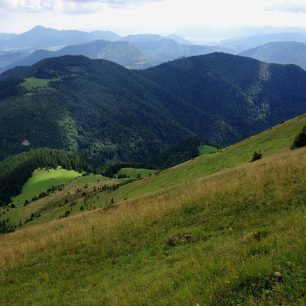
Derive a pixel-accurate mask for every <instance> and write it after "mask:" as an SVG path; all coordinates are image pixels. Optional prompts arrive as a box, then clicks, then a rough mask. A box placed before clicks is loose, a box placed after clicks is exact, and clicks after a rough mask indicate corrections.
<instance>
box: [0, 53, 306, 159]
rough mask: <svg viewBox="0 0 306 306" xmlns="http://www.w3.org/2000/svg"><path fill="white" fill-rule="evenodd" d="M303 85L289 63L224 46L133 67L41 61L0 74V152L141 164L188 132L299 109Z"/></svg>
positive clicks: (256, 126) (304, 79)
mask: <svg viewBox="0 0 306 306" xmlns="http://www.w3.org/2000/svg"><path fill="white" fill-rule="evenodd" d="M305 84H306V72H305V71H304V70H302V69H300V68H299V67H297V66H293V65H289V66H284V65H277V64H266V63H263V62H260V61H257V60H254V59H250V58H247V57H240V56H233V55H229V54H224V53H213V54H209V55H204V56H195V57H190V58H183V59H179V60H175V61H172V62H169V63H165V64H162V65H160V66H157V67H154V68H151V69H147V70H139V71H136V70H134V71H131V70H127V69H125V68H124V67H122V66H119V65H117V64H115V63H112V62H109V61H105V60H90V59H88V58H86V57H83V56H64V57H58V58H52V59H45V60H43V61H40V62H39V63H37V64H35V65H33V66H31V67H23V68H21V67H18V68H15V69H13V70H10V71H7V72H5V73H3V74H1V75H0V141H1V145H0V159H2V158H4V157H5V156H8V155H10V154H12V153H18V152H21V151H25V150H29V148H36V147H50V148H63V149H66V150H72V151H78V152H82V153H84V154H86V155H87V156H88V157H89V158H92V159H96V160H99V161H105V160H120V161H138V162H139V161H144V160H148V159H149V158H152V157H155V156H158V155H159V153H160V152H162V151H164V150H165V149H167V148H169V147H170V146H171V145H174V144H176V143H179V142H181V141H182V140H184V139H186V138H188V137H191V136H196V135H197V136H200V137H201V138H203V139H204V140H207V141H208V142H210V143H212V144H216V145H220V146H223V145H226V144H230V143H233V142H235V141H237V140H240V139H243V138H245V137H247V136H249V135H252V134H254V133H256V132H258V131H260V130H263V129H266V128H268V127H271V126H273V125H275V124H276V123H279V122H281V121H283V120H286V119H288V118H291V117H294V116H296V115H299V114H302V113H304V112H306V103H305V97H306V87H305ZM16 123H18V124H16ZM24 144H26V145H24Z"/></svg>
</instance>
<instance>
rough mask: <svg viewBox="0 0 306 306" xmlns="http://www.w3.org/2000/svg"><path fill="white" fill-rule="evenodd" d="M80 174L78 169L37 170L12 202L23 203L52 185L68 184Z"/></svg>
mask: <svg viewBox="0 0 306 306" xmlns="http://www.w3.org/2000/svg"><path fill="white" fill-rule="evenodd" d="M79 176H81V174H80V173H78V172H76V171H73V170H66V169H61V168H58V169H48V170H45V169H40V170H36V171H35V172H34V174H33V176H32V177H31V178H30V179H29V180H28V181H27V183H26V184H25V185H24V187H23V189H22V193H21V194H20V195H18V196H17V197H15V198H14V199H13V201H12V202H13V203H15V204H23V203H24V202H25V201H26V200H28V201H30V200H31V199H32V198H33V197H34V196H37V195H39V194H40V193H41V192H44V191H47V190H48V189H49V188H51V187H52V186H54V187H55V186H59V185H62V184H66V183H67V182H69V181H71V180H72V179H74V178H76V177H79Z"/></svg>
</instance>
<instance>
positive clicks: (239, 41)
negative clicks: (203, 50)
mask: <svg viewBox="0 0 306 306" xmlns="http://www.w3.org/2000/svg"><path fill="white" fill-rule="evenodd" d="M288 41H295V42H306V33H287V32H286V33H270V34H261V35H254V36H250V37H241V38H235V39H229V40H225V41H223V42H221V46H223V47H227V48H234V49H235V50H236V51H237V52H239V53H240V52H243V51H246V50H248V49H252V48H256V47H259V46H262V45H265V44H268V43H271V42H288Z"/></svg>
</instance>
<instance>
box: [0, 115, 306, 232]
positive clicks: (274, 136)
mask: <svg viewBox="0 0 306 306" xmlns="http://www.w3.org/2000/svg"><path fill="white" fill-rule="evenodd" d="M305 125H306V115H305V114H304V115H303V116H300V117H297V118H295V119H292V120H290V121H287V122H284V123H282V124H279V125H277V126H275V127H273V128H272V129H269V130H267V131H264V132H262V133H260V134H258V135H255V136H253V137H250V138H248V139H246V140H244V141H242V142H239V143H237V144H234V145H232V146H229V147H226V148H224V149H222V150H219V151H218V152H216V153H213V154H205V155H202V156H200V157H198V158H194V159H192V160H190V161H187V162H185V163H183V164H181V165H178V166H175V167H172V168H170V169H166V170H164V171H158V172H155V173H154V172H152V171H148V170H144V169H139V170H137V169H122V171H119V173H117V175H115V177H118V174H126V175H127V176H130V177H132V178H133V177H134V178H136V181H134V182H130V183H129V184H126V183H127V182H129V180H127V181H126V179H125V178H123V180H119V181H118V180H116V182H115V184H117V185H119V186H117V187H118V188H117V187H116V188H115V189H113V190H109V189H108V188H105V187H103V186H105V185H108V184H114V181H113V180H111V179H103V180H101V182H100V183H99V184H98V185H96V184H97V183H96V182H93V185H90V184H89V185H88V186H87V188H85V186H84V185H85V184H83V186H78V189H77V188H75V186H74V184H72V185H73V186H72V187H73V188H72V187H71V186H70V185H68V186H66V187H65V188H64V189H63V190H62V191H58V192H56V193H54V194H52V195H50V196H49V197H45V198H42V199H38V200H37V201H35V202H33V203H31V204H30V205H27V206H26V207H24V206H23V205H18V206H17V208H14V209H9V210H8V211H6V208H5V209H4V211H6V212H4V213H3V215H2V217H0V220H6V219H7V218H9V219H10V224H11V225H18V224H19V223H20V222H21V223H22V224H23V223H24V221H25V220H26V219H27V218H29V217H30V216H31V215H32V214H34V215H36V214H39V215H40V218H38V219H36V220H33V222H32V223H27V224H26V226H30V225H31V224H41V223H44V222H48V221H51V220H54V219H58V218H59V217H60V216H62V215H64V213H65V212H66V211H70V215H75V214H79V213H80V212H83V211H84V210H90V209H92V208H93V207H95V208H98V207H102V208H103V207H108V206H109V205H111V204H114V203H120V202H122V201H127V200H134V199H137V198H140V197H143V196H145V195H148V194H154V193H156V192H160V191H161V190H168V189H171V188H172V187H174V186H178V185H181V184H191V183H192V182H193V181H195V180H197V179H199V178H201V177H204V176H208V175H214V174H216V173H220V175H223V174H226V173H227V172H228V171H229V169H233V168H235V167H239V166H241V165H243V164H247V163H249V161H250V160H251V158H252V156H253V153H254V152H255V151H258V152H259V151H260V152H262V154H263V157H264V158H267V157H269V156H271V155H273V154H276V153H282V152H288V151H289V147H290V146H291V145H292V143H293V141H294V139H295V137H296V135H297V134H298V132H299V131H301V130H302V128H303V126H305ZM222 171H223V172H222ZM149 173H151V175H148V174H149ZM138 174H140V178H144V179H140V180H139V179H138ZM212 177H213V176H212ZM84 179H86V176H85V177H84ZM94 186H96V188H94ZM98 186H99V187H101V188H102V190H99V188H97V187H98ZM83 193H84V194H83ZM21 204H23V203H21Z"/></svg>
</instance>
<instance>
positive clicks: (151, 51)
mask: <svg viewBox="0 0 306 306" xmlns="http://www.w3.org/2000/svg"><path fill="white" fill-rule="evenodd" d="M37 33H39V35H36V34H37ZM43 33H44V34H43ZM70 34H71V36H70ZM33 35H34V38H31V39H30V38H29V37H33ZM20 36H21V37H22V40H24V37H28V38H29V39H30V42H31V43H32V47H34V41H36V43H35V44H36V46H38V45H39V44H41V45H43V46H44V45H48V46H49V45H51V44H53V46H55V45H56V43H57V44H58V43H59V42H60V41H61V43H62V44H63V43H64V42H66V43H67V42H68V38H69V39H70V41H73V40H75V41H76V40H78V39H79V40H93V39H94V38H97V37H99V36H101V37H102V36H103V37H105V36H107V37H110V36H112V37H110V38H111V39H115V40H116V41H109V40H105V39H99V40H94V41H90V42H87V43H82V44H77V45H68V46H65V47H63V48H60V49H58V50H56V51H51V50H46V49H39V50H36V51H34V52H32V53H30V54H29V52H28V51H24V50H23V51H16V50H15V49H14V50H13V51H11V52H8V51H6V53H5V54H2V55H1V54H0V71H5V70H8V69H11V68H14V67H16V66H28V65H33V64H35V63H37V62H38V61H40V60H42V59H45V58H51V57H58V56H63V55H84V56H87V57H89V58H91V59H106V60H110V61H113V62H115V63H117V64H120V65H122V66H125V67H126V68H132V69H144V68H148V67H151V66H154V65H157V64H160V63H163V62H166V61H169V60H173V59H177V58H179V57H184V56H185V57H188V56H193V55H204V54H208V53H212V52H231V50H230V49H226V48H223V47H214V46H199V45H192V44H191V43H190V42H188V41H187V40H185V39H184V38H182V37H179V36H177V35H170V36H168V38H164V37H163V36H160V35H154V34H141V35H130V36H127V37H125V38H121V37H119V36H115V35H112V34H110V33H109V32H98V31H96V32H92V33H85V32H80V31H72V33H71V31H68V32H67V31H57V30H52V29H46V28H43V27H36V28H34V29H33V30H31V31H29V32H27V33H25V34H21V35H19V36H16V37H15V38H14V41H16V40H20ZM41 36H46V38H43V39H42V38H41ZM170 38H171V39H170ZM182 43H184V44H182ZM26 45H27V46H29V44H26V43H24V46H26Z"/></svg>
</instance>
